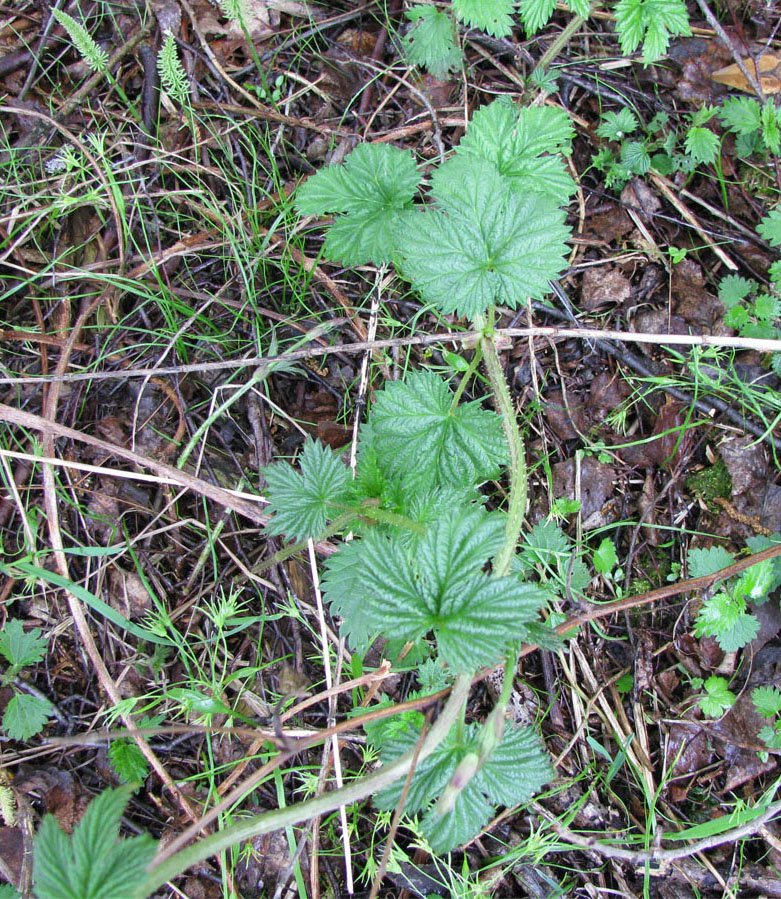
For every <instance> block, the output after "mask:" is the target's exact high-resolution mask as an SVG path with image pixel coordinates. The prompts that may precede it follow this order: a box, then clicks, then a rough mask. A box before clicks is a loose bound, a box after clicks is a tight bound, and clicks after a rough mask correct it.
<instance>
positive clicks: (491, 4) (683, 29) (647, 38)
mask: <svg viewBox="0 0 781 899" xmlns="http://www.w3.org/2000/svg"><path fill="white" fill-rule="evenodd" d="M567 5H568V6H569V8H570V10H571V11H572V12H573V13H574V14H575V15H577V16H581V17H583V18H587V17H588V15H589V13H590V11H591V3H590V0H568V3H567ZM516 8H517V10H518V16H519V18H520V21H521V24H522V25H523V27H524V30H525V32H526V34H527V35H529V36H531V35H533V34H535V33H536V32H538V31H539V30H540V29H541V28H543V27H544V26H545V25H547V24H548V22H549V21H550V19H551V16H552V15H553V13H554V12H555V11H556V3H555V2H553V0H520V2H519V3H517V4H516V3H514V2H513V0H482V2H479V3H478V2H475V0H453V2H452V4H451V10H452V12H450V11H444V10H440V9H438V8H436V7H434V6H431V5H422V4H421V5H417V6H412V7H411V8H410V9H408V10H407V11H406V12H405V15H406V17H407V19H408V20H409V21H410V22H411V23H412V25H411V27H410V28H409V30H408V31H407V33H406V34H405V35H404V37H403V38H402V46H403V48H404V52H405V53H406V55H407V59H408V60H409V62H410V63H412V64H413V65H419V66H425V67H426V68H427V69H428V70H429V72H431V74H432V75H434V76H435V77H436V78H445V77H446V76H447V75H448V73H449V72H452V71H453V70H455V69H457V68H459V67H460V66H461V65H462V63H463V59H464V56H463V52H462V50H461V49H460V47H459V46H458V43H457V30H458V27H459V26H464V27H466V28H474V29H477V30H478V31H483V32H485V33H486V34H490V35H491V36H493V37H495V38H503V37H508V36H509V35H510V34H511V33H512V30H513V27H514V25H515V22H514V20H513V13H514V12H515V10H516ZM615 15H616V28H617V31H618V36H619V40H620V42H621V49H622V51H623V52H624V53H625V54H627V55H629V54H631V53H634V52H635V51H636V50H637V49H638V47H640V46H641V45H642V49H643V62H645V63H651V62H654V61H655V60H657V59H660V58H661V57H662V56H663V55H664V53H665V51H666V50H667V46H668V44H669V41H670V37H672V36H673V35H689V34H690V33H691V32H690V29H689V17H688V14H687V12H686V5H685V3H684V2H683V0H619V2H618V3H617V4H616V8H615ZM540 86H541V87H542V88H543V89H547V88H548V87H549V86H550V81H546V80H545V79H542V78H541V79H540Z"/></svg>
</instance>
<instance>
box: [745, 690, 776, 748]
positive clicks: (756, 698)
mask: <svg viewBox="0 0 781 899" xmlns="http://www.w3.org/2000/svg"><path fill="white" fill-rule="evenodd" d="M751 699H752V701H753V703H754V706H755V708H756V710H757V711H758V712H759V714H760V715H761V716H762V717H763V718H771V719H772V720H771V722H770V724H766V725H765V726H764V727H763V728H762V729H761V730H760V732H759V738H760V739H761V740H764V741H765V744H766V745H767V747H768V749H781V691H779V690H778V688H777V687H757V688H756V690H753V691H752V693H751Z"/></svg>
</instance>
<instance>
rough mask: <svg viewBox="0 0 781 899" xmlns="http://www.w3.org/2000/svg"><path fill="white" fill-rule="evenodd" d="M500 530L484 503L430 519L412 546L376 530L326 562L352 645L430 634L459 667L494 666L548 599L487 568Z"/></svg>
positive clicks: (331, 592) (330, 598)
mask: <svg viewBox="0 0 781 899" xmlns="http://www.w3.org/2000/svg"><path fill="white" fill-rule="evenodd" d="M502 531H503V520H502V516H498V515H495V514H489V513H487V512H486V511H485V510H483V509H481V508H479V507H477V508H466V509H458V510H451V512H450V514H448V515H446V516H444V517H443V518H441V519H439V520H438V521H434V522H432V523H431V524H430V525H429V526H428V528H427V530H426V534H425V535H424V537H422V538H421V540H420V541H419V543H418V545H417V547H416V549H414V550H411V549H410V548H409V547H408V546H407V545H405V544H404V543H403V542H402V541H401V540H399V538H398V537H397V536H395V535H385V534H382V533H378V532H376V531H372V532H370V533H368V534H367V535H366V536H365V537H363V538H362V539H361V540H360V546H359V547H358V548H353V547H352V546H349V547H345V549H343V550H342V551H340V553H337V554H336V555H335V556H334V557H332V558H331V559H329V560H328V562H326V574H325V576H324V578H323V595H324V596H325V598H326V600H327V602H328V603H329V604H330V605H331V608H332V611H336V612H337V613H338V614H340V615H342V617H343V618H344V625H343V628H344V630H345V633H346V634H347V636H348V637H349V639H350V643H351V645H352V644H353V640H354V639H357V641H358V642H359V644H360V645H361V646H364V645H365V644H366V641H368V640H369V638H370V637H371V636H373V635H375V634H378V633H382V634H383V636H384V637H386V638H388V639H401V640H407V641H410V642H415V641H417V640H419V639H421V638H422V637H424V636H425V635H426V634H428V633H429V632H433V634H434V636H435V638H436V641H437V647H438V650H439V655H440V659H441V661H442V662H443V663H445V664H447V665H449V666H450V667H451V668H453V669H454V670H457V671H470V670H473V669H474V668H476V667H479V666H481V665H487V664H490V663H491V662H494V661H496V660H497V659H498V658H500V657H501V654H502V652H503V650H504V649H506V648H507V647H508V646H509V645H510V644H511V643H518V642H520V641H522V640H524V639H525V637H526V629H525V624H526V623H527V622H531V621H533V620H534V619H535V618H536V615H537V612H538V610H539V608H540V607H541V606H542V605H543V604H544V603H545V602H546V600H547V599H548V593H547V592H546V591H545V590H543V589H542V588H540V587H537V586H536V585H533V584H519V583H518V582H517V580H516V578H514V577H508V578H492V577H490V576H489V575H487V574H485V573H483V571H482V568H483V566H484V565H485V563H486V562H487V561H488V559H489V558H490V557H491V556H492V555H493V554H494V552H495V551H496V550H497V549H498V547H499V546H500V545H501V541H502ZM344 552H347V554H348V561H347V562H345V561H344V560H340V558H339V557H340V556H342V554H343V553H344ZM332 571H333V572H334V574H333V575H332V573H331V572H332ZM354 635H355V637H354Z"/></svg>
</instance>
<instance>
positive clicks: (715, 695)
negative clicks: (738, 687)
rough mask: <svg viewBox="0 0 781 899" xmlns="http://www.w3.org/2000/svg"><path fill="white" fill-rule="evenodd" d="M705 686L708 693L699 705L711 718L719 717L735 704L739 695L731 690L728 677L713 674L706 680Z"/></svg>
mask: <svg viewBox="0 0 781 899" xmlns="http://www.w3.org/2000/svg"><path fill="white" fill-rule="evenodd" d="M704 686H705V690H706V693H707V695H706V696H703V697H702V698H701V699H700V700H699V706H700V708H701V709H702V711H703V714H705V715H707V716H708V717H709V718H718V717H720V716H721V715H723V714H724V712H725V711H726V710H727V709H728V708H730V707H731V706H733V705H735V701H736V700H737V697H736V696H735V694H734V693H733V692H732V691H731V690H730V688H729V682H728V681H727V679H726V678H724V677H717V676H716V675H712V676H711V677H709V678H708V679H707V680H706V681H705V684H704Z"/></svg>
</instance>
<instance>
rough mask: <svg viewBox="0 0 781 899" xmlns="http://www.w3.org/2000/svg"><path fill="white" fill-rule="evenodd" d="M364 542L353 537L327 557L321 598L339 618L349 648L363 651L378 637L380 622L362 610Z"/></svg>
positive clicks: (332, 613)
mask: <svg viewBox="0 0 781 899" xmlns="http://www.w3.org/2000/svg"><path fill="white" fill-rule="evenodd" d="M363 553H364V541H363V539H362V538H361V539H357V540H352V541H350V543H345V544H343V545H342V546H340V547H339V552H336V553H334V554H333V555H332V556H329V557H328V559H326V562H325V565H324V568H323V573H322V577H321V585H322V590H323V597H324V598H325V601H326V602H327V603H328V605H329V608H330V611H331V615H333V616H334V617H339V618H341V619H342V624H341V628H340V631H341V633H342V635H343V636H344V637H345V639H346V640H347V643H348V644H349V646H350V647H352V649H354V650H355V651H356V652H360V653H364V654H365V653H366V652H367V651H368V649H369V647H370V646H371V645H372V643H373V642H374V640H375V638H376V637H377V636H379V632H380V629H379V624H378V622H377V621H376V620H375V619H374V618H373V617H372V616H371V615H366V614H365V613H364V612H363V610H362V607H363V603H362V594H361V590H362V589H363V586H362V583H361V578H362V576H363V573H364V566H365V560H364V555H363Z"/></svg>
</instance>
